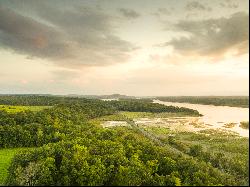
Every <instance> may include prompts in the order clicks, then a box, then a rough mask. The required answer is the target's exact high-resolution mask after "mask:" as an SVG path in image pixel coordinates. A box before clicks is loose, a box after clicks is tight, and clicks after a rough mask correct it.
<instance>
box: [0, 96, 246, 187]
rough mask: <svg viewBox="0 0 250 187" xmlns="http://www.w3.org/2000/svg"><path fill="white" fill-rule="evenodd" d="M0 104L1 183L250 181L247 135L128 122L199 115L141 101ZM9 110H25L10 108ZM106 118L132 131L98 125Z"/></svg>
mask: <svg viewBox="0 0 250 187" xmlns="http://www.w3.org/2000/svg"><path fill="white" fill-rule="evenodd" d="M0 105H2V106H4V105H6V107H5V108H7V109H4V108H3V109H2V110H0V171H1V172H0V173H1V174H0V184H1V185H10V186H13V185H29V186H33V185H60V186H61V185H63V186H68V185H76V186H82V185H87V186H90V185H91V186H93V185H107V186H116V185H118V186H131V185H142V186H145V185H152V186H154V185H160V186H187V185H191V186H197V185H198V186H199V185H203V186H204V185H205V186H211V185H226V186H227V185H248V183H249V181H248V170H249V168H248V138H243V137H239V136H237V135H233V134H230V135H228V134H226V133H223V132H221V133H220V134H218V132H212V131H211V132H210V131H204V132H201V133H200V134H195V133H181V134H174V133H172V132H170V131H168V130H166V129H165V130H164V129H161V128H150V127H148V128H144V129H142V128H139V127H138V126H136V125H135V124H134V123H133V118H132V117H133V115H135V114H139V113H141V114H145V115H146V114H148V113H150V114H151V115H160V114H169V115H177V116H178V115H180V116H183V115H187V116H189V115H191V116H200V114H199V112H198V111H196V110H192V109H188V108H178V107H173V106H164V105H161V104H157V103H151V102H150V100H143V99H142V100H138V99H136V100H135V99H124V100H119V101H102V100H98V99H85V98H77V97H56V96H36V95H29V96H25V95H16V96H14V95H11V96H7V95H2V96H0ZM10 106H12V107H13V108H15V107H17V106H18V107H17V108H18V109H19V108H20V107H21V106H24V109H23V110H16V111H15V112H14V111H9V110H8V109H9V107H10ZM34 106H35V107H36V109H35V110H32V107H34ZM37 107H38V108H37ZM39 107H40V108H39ZM105 119H106V120H107V119H109V120H110V119H119V120H125V121H127V122H128V123H129V124H131V126H128V127H114V128H103V127H102V125H101V122H102V121H103V120H105ZM206 134H209V136H207V135H206ZM152 137H153V138H152Z"/></svg>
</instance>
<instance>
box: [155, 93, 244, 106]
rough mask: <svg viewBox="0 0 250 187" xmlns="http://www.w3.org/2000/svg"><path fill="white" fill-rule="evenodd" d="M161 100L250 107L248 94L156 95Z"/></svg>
mask: <svg viewBox="0 0 250 187" xmlns="http://www.w3.org/2000/svg"><path fill="white" fill-rule="evenodd" d="M156 99H159V100H161V101H169V102H180V103H193V104H204V105H215V106H231V107H242V108H248V107H249V97H248V96H171V97H170V96H169V97H156Z"/></svg>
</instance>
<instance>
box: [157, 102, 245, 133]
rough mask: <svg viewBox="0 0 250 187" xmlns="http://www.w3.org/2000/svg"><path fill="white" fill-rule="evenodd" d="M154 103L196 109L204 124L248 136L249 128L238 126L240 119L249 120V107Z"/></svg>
mask: <svg viewBox="0 0 250 187" xmlns="http://www.w3.org/2000/svg"><path fill="white" fill-rule="evenodd" d="M154 103H160V104H164V105H172V106H178V107H186V108H191V109H194V110H197V111H198V112H199V113H200V114H203V116H202V117H201V118H200V120H199V121H202V122H204V123H205V124H210V125H213V126H211V127H212V128H222V129H228V130H232V131H234V132H237V133H239V134H240V135H241V136H244V137H249V130H248V129H242V128H241V127H239V125H240V122H241V121H249V108H239V107H229V106H214V105H202V104H190V103H176V102H165V101H160V100H154ZM226 123H236V125H235V127H233V128H225V127H223V126H224V124H226Z"/></svg>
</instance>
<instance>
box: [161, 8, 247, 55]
mask: <svg viewBox="0 0 250 187" xmlns="http://www.w3.org/2000/svg"><path fill="white" fill-rule="evenodd" d="M248 20H249V16H248V14H246V13H244V12H238V13H235V14H233V15H232V16H231V17H229V18H219V19H208V20H201V21H188V20H182V21H179V22H178V23H177V24H175V25H174V26H175V30H176V31H180V32H186V33H187V34H188V35H189V37H181V38H175V39H172V40H171V41H169V42H167V43H165V46H166V45H172V46H173V47H174V48H175V49H176V50H177V51H179V52H180V53H183V54H192V55H195V54H197V55H202V56H214V57H215V56H218V55H222V54H224V53H225V52H226V51H228V49H230V48H235V49H237V50H238V54H244V53H246V52H247V51H248V42H249V28H248V27H249V23H248Z"/></svg>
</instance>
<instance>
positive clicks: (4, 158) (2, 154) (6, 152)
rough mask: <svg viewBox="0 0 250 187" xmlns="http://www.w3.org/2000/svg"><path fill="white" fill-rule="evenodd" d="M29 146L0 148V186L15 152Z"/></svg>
mask: <svg viewBox="0 0 250 187" xmlns="http://www.w3.org/2000/svg"><path fill="white" fill-rule="evenodd" d="M27 149H31V148H11V149H9V148H8V149H0V186H1V185H4V181H5V180H6V177H7V175H8V168H9V166H10V163H11V160H12V158H13V157H14V156H15V154H16V153H19V152H20V151H24V150H27Z"/></svg>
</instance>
